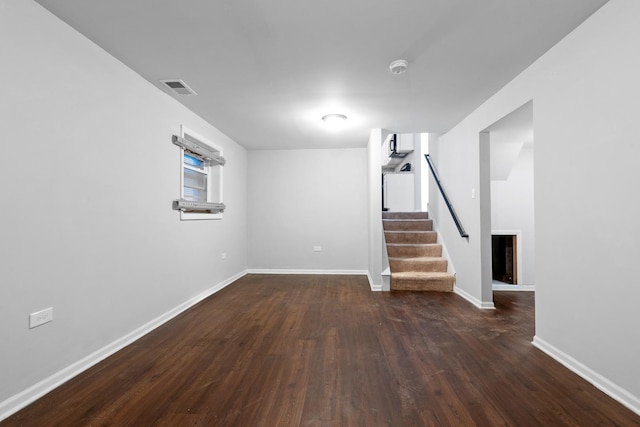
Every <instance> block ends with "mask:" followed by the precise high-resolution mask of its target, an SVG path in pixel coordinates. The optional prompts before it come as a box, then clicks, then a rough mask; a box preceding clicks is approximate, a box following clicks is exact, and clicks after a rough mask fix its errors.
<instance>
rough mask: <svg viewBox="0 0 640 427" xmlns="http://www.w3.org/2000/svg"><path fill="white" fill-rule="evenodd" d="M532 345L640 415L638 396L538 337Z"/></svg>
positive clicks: (535, 337) (534, 338) (639, 399)
mask: <svg viewBox="0 0 640 427" xmlns="http://www.w3.org/2000/svg"><path fill="white" fill-rule="evenodd" d="M532 344H533V345H534V346H535V347H537V348H538V349H539V350H541V351H543V352H545V353H546V354H548V355H549V356H551V357H552V358H554V359H555V360H557V361H558V362H560V363H561V364H563V365H564V366H565V367H566V368H567V369H569V370H570V371H572V372H574V373H575V374H577V375H579V376H581V377H582V378H584V379H585V380H587V381H588V382H590V383H591V384H592V385H593V386H594V387H596V388H597V389H599V390H600V391H602V392H603V393H605V394H606V395H608V396H610V397H611V398H613V399H615V400H617V401H618V402H620V403H621V404H622V405H624V406H626V407H627V408H629V409H630V410H632V411H633V412H635V413H636V414H638V415H640V398H639V397H638V396H634V395H632V394H631V393H629V392H628V391H627V390H625V389H623V388H622V387H620V386H618V385H617V384H615V383H613V382H612V381H611V380H609V379H607V378H605V377H603V376H602V375H600V374H599V373H597V372H595V371H594V370H592V369H590V368H589V367H587V366H585V365H584V364H582V363H580V362H579V361H577V360H576V359H574V358H573V357H571V356H569V355H568V354H567V353H565V352H563V351H562V350H560V349H558V348H556V347H554V346H553V345H551V344H549V343H548V342H546V341H545V340H543V339H542V338H540V337H538V336H537V335H536V336H534V337H533V341H532Z"/></svg>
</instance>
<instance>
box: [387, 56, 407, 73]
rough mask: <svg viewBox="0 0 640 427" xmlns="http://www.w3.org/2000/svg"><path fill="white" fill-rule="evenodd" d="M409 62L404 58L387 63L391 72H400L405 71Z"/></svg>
mask: <svg viewBox="0 0 640 427" xmlns="http://www.w3.org/2000/svg"><path fill="white" fill-rule="evenodd" d="M408 66H409V63H408V62H407V61H405V60H404V59H396V60H395V61H393V62H392V63H391V64H389V70H391V73H392V74H402V73H404V72H405V71H407V67H408Z"/></svg>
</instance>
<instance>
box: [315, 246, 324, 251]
mask: <svg viewBox="0 0 640 427" xmlns="http://www.w3.org/2000/svg"><path fill="white" fill-rule="evenodd" d="M313 252H322V246H314V247H313Z"/></svg>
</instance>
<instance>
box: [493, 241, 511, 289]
mask: <svg viewBox="0 0 640 427" xmlns="http://www.w3.org/2000/svg"><path fill="white" fill-rule="evenodd" d="M517 239H518V238H517V236H516V235H515V234H504V235H499V234H498V235H496V234H494V235H492V236H491V266H492V269H491V270H492V279H493V281H494V282H496V281H497V282H501V283H506V284H509V285H516V284H517V283H518V256H517V251H518V249H517V248H518V241H517Z"/></svg>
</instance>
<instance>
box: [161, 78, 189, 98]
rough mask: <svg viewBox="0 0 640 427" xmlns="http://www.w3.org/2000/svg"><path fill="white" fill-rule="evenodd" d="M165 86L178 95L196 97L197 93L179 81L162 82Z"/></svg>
mask: <svg viewBox="0 0 640 427" xmlns="http://www.w3.org/2000/svg"><path fill="white" fill-rule="evenodd" d="M160 82H161V83H163V84H164V85H165V86H167V87H168V88H169V89H171V90H172V91H174V92H175V93H177V94H178V95H196V93H195V92H194V91H193V89H191V88H190V87H189V86H187V84H186V83H185V82H183V81H182V80H178V79H171V80H160Z"/></svg>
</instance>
